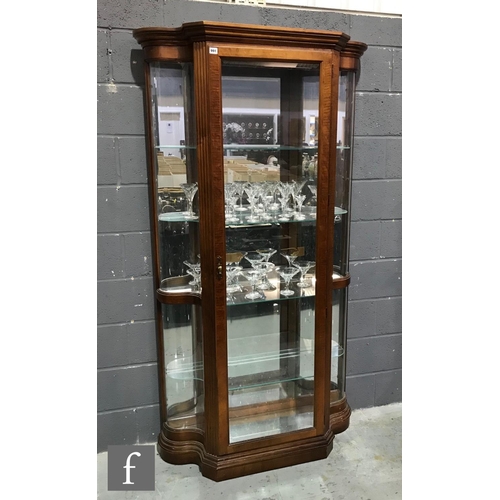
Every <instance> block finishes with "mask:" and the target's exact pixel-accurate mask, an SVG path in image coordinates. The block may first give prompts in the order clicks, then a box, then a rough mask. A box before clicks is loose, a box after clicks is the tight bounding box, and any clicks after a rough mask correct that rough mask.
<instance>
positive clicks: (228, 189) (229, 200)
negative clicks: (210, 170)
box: [224, 182, 239, 222]
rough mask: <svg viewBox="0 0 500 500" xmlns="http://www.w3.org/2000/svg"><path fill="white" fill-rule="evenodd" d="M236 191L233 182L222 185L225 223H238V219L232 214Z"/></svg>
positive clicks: (236, 187)
mask: <svg viewBox="0 0 500 500" xmlns="http://www.w3.org/2000/svg"><path fill="white" fill-rule="evenodd" d="M237 189H238V186H237V185H236V184H235V183H234V182H228V183H226V184H224V202H225V204H226V222H239V219H238V217H236V215H235V214H234V211H233V209H234V207H233V199H234V195H235V193H236V191H237Z"/></svg>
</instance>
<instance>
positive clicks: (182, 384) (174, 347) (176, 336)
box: [162, 304, 204, 430]
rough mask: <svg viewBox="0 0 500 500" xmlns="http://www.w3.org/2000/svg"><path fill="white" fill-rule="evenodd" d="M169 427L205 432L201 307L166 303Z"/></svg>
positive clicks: (164, 309) (165, 335) (166, 366)
mask: <svg viewBox="0 0 500 500" xmlns="http://www.w3.org/2000/svg"><path fill="white" fill-rule="evenodd" d="M162 316H163V318H162V319H163V345H164V355H165V376H166V392H167V424H168V425H169V426H171V427H173V428H174V429H199V430H203V429H204V387H203V380H204V376H203V345H202V324H201V308H200V307H199V306H196V305H186V304H178V305H170V304H162Z"/></svg>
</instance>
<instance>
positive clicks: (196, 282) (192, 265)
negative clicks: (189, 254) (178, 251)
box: [183, 260, 201, 291]
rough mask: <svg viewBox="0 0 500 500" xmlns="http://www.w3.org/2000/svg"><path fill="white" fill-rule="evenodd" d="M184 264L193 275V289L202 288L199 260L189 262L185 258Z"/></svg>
mask: <svg viewBox="0 0 500 500" xmlns="http://www.w3.org/2000/svg"><path fill="white" fill-rule="evenodd" d="M183 264H185V265H186V267H187V268H188V270H187V273H188V274H189V275H191V276H192V277H193V280H192V281H190V282H189V284H190V285H192V287H193V291H200V290H201V265H200V263H198V262H189V261H188V260H185V261H184V262H183Z"/></svg>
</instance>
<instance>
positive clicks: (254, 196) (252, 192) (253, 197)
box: [245, 183, 261, 222]
mask: <svg viewBox="0 0 500 500" xmlns="http://www.w3.org/2000/svg"><path fill="white" fill-rule="evenodd" d="M260 190H261V188H260V186H259V185H258V184H257V183H248V184H247V185H246V186H245V192H246V194H247V196H248V201H249V203H250V210H251V213H250V215H249V216H248V217H247V218H246V219H247V221H248V222H259V221H260V217H259V216H258V214H257V202H258V200H259V197H260Z"/></svg>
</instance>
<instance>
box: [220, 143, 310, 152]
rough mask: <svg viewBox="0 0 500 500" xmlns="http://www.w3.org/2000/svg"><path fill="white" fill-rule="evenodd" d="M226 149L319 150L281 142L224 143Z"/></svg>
mask: <svg viewBox="0 0 500 500" xmlns="http://www.w3.org/2000/svg"><path fill="white" fill-rule="evenodd" d="M222 147H223V148H224V149H230V150H233V151H240V150H245V151H262V150H272V151H317V149H318V146H281V145H280V144H223V145H222Z"/></svg>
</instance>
